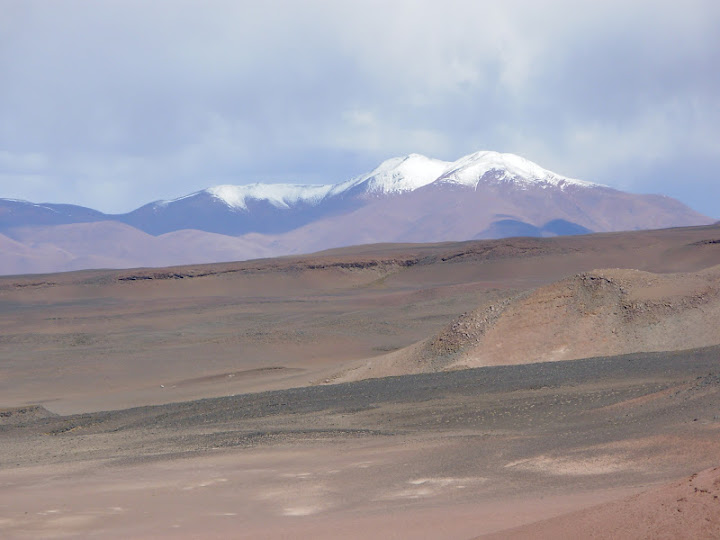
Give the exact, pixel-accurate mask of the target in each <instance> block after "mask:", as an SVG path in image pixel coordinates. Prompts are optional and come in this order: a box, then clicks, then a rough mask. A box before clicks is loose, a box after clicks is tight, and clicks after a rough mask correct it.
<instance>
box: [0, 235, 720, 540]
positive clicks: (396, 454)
mask: <svg viewBox="0 0 720 540" xmlns="http://www.w3.org/2000/svg"><path fill="white" fill-rule="evenodd" d="M718 239H720V230H719V229H718V228H717V227H704V228H692V229H677V230H669V231H653V232H647V233H628V234H617V235H597V236H592V237H579V238H565V239H549V240H523V239H520V240H507V241H497V242H477V243H465V244H440V245H435V246H371V247H367V248H353V249H348V250H337V251H334V252H329V253H326V254H321V255H317V256H312V257H306V258H298V259H278V260H272V261H259V262H253V263H238V264H228V265H212V266H203V267H193V268H188V267H185V268H177V269H169V270H138V271H121V272H118V271H114V272H103V271H98V272H80V273H75V274H62V275H52V276H31V277H18V278H3V279H0V407H3V408H2V409H0V442H1V443H2V444H0V536H2V537H9V538H38V537H40V538H62V537H90V536H94V537H100V538H163V537H166V538H178V537H181V538H339V537H344V538H367V537H375V538H474V537H478V536H482V535H487V534H493V533H494V534H498V535H499V536H498V537H502V538H505V537H513V536H516V537H518V538H537V537H540V538H543V537H544V538H563V537H566V538H577V537H582V536H587V537H592V536H593V535H594V536H595V537H598V538H607V537H613V538H636V537H652V538H655V537H662V535H663V534H666V535H670V536H668V537H677V536H678V534H680V535H681V537H682V536H683V535H685V536H686V537H688V538H716V537H718V536H720V501H719V500H718V498H717V497H718V496H719V495H720V473H718V469H716V467H717V466H718V465H720V463H719V461H720V460H719V459H718V456H720V347H717V346H707V347H700V348H695V349H690V350H687V349H686V350H682V351H659V352H637V353H635V354H630V355H616V356H604V357H598V358H590V359H579V360H567V361H554V362H540V363H531V364H523V363H518V360H517V358H516V357H513V358H512V359H511V360H512V361H509V362H508V363H513V364H518V365H506V366H503V365H499V366H485V367H479V368H476V369H465V370H451V371H446V369H448V368H451V369H452V368H453V363H452V362H451V360H454V359H457V358H462V359H463V361H466V360H467V358H470V356H468V355H471V354H473V352H472V351H474V350H476V349H477V348H478V347H479V348H480V349H482V343H483V341H482V340H483V339H489V338H487V337H486V336H491V337H492V339H493V343H497V342H504V343H507V342H510V341H512V342H513V343H515V342H518V343H519V342H522V343H520V344H519V345H517V346H515V347H514V348H513V351H514V354H516V355H517V354H519V353H518V351H522V350H524V351H532V350H533V347H532V344H531V343H529V342H527V339H528V338H527V336H526V334H525V333H523V332H516V333H514V334H512V335H509V334H507V335H505V334H503V335H504V337H503V335H501V334H499V333H498V332H499V331H496V330H497V328H502V326H501V325H500V324H497V325H495V326H492V328H491V329H492V330H493V331H496V333H495V334H490V333H488V332H486V331H485V329H484V327H483V328H482V332H480V334H479V335H478V336H473V335H472V333H467V332H465V331H464V330H462V332H460V334H461V335H463V336H464V335H465V334H466V333H467V335H468V336H470V337H472V340H471V341H468V342H467V343H465V342H463V341H462V340H460V341H457V339H456V338H457V335H458V330H457V329H458V328H461V329H462V328H464V326H463V325H462V324H460V323H463V321H466V320H467V315H466V316H465V318H463V317H462V316H461V315H462V314H463V313H466V314H467V313H477V312H478V311H477V310H480V312H483V313H484V311H482V310H484V309H488V310H490V308H492V309H493V310H494V309H495V306H503V308H502V309H507V310H508V311H507V313H509V314H510V315H512V317H513V318H512V319H509V320H510V321H511V322H512V321H524V320H535V319H532V317H530V319H527V315H526V313H527V310H528V309H530V310H531V311H532V309H535V308H534V307H533V306H536V304H537V302H536V301H535V300H533V298H536V297H537V296H533V295H534V294H535V293H534V291H535V290H536V289H537V288H538V287H541V288H542V287H545V286H546V285H548V284H551V283H553V282H556V281H558V280H561V279H565V278H569V277H571V276H573V275H574V274H577V273H579V272H587V271H590V270H592V269H594V268H612V267H619V268H633V269H639V270H643V271H645V272H651V273H656V274H657V275H659V274H663V275H670V273H673V272H685V273H693V272H701V274H699V275H700V276H702V278H698V280H699V281H698V280H696V281H692V280H688V279H684V278H678V277H675V278H673V277H668V278H662V280H661V281H662V283H663V284H664V286H665V287H666V288H667V287H669V289H668V290H667V291H664V292H663V293H662V294H663V295H664V296H662V298H660V300H658V299H657V298H656V296H657V295H655V296H653V295H650V296H647V295H646V297H647V298H650V300H652V302H651V303H652V306H655V305H658V306H660V305H661V306H664V307H662V309H660V308H658V309H659V311H657V313H655V312H652V313H651V314H650V315H651V317H650V316H649V315H648V312H647V310H645V307H647V306H649V305H651V303H649V301H646V302H645V303H643V304H642V306H643V307H642V310H641V311H642V316H643V317H645V318H647V323H646V324H647V325H652V324H656V325H657V324H662V328H663V334H668V332H669V333H672V332H673V331H675V330H676V329H681V330H682V332H683V339H682V340H679V341H677V343H681V344H682V343H688V340H690V342H691V343H692V342H694V341H692V340H693V339H697V340H698V341H697V342H699V343H702V344H706V343H708V342H709V343H712V342H713V339H714V338H713V336H712V335H708V332H711V330H708V328H712V325H707V326H702V332H701V333H697V332H696V335H690V334H692V328H691V326H692V325H690V324H688V321H695V320H701V319H702V317H701V316H699V315H698V313H699V312H702V313H706V314H710V316H714V313H715V311H714V310H715V307H714V306H715V304H713V303H712V302H714V296H713V295H715V292H714V290H715V289H713V287H714V285H713V283H714V282H712V283H711V282H710V281H707V279H710V278H707V279H706V276H714V275H715V274H714V273H713V272H714V271H711V272H710V274H707V273H702V272H705V270H706V269H709V268H711V267H713V266H716V265H718V264H720V249H719V248H718V246H720V240H718ZM593 275H595V274H593ZM603 275H605V274H603ZM613 275H616V274H613ZM621 277H622V280H624V281H622V282H621V283H620V285H619V286H618V287H620V288H619V289H618V290H619V291H620V292H621V293H622V294H625V293H626V292H627V291H630V292H631V293H632V294H633V295H634V296H632V297H631V299H632V301H633V302H635V303H634V304H633V305H634V306H636V307H637V306H638V305H640V304H637V298H639V296H638V295H640V293H639V292H635V291H641V292H642V291H643V290H644V289H638V287H637V285H636V284H634V282H633V283H630V282H628V281H627V280H628V279H631V278H632V276H630V277H628V276H627V275H626V274H622V276H621ZM642 279H644V280H645V282H644V283H650V282H651V281H652V280H653V279H658V280H660V279H661V278H654V277H647V275H646V274H642ZM712 279H714V278H712ZM690 282H692V283H696V282H697V283H700V284H701V285H702V286H703V287H705V283H706V282H707V283H710V285H708V287H706V288H703V289H702V290H700V292H698V290H699V289H697V287H696V286H695V285H693V287H690V288H689V289H688V290H689V291H690V292H689V293H687V294H686V293H683V290H684V289H683V286H684V287H685V288H688V287H689V286H686V285H687V283H690ZM569 283H574V282H569ZM668 284H669V285H668ZM676 284H685V285H682V286H681V285H676ZM557 289H558V290H559V291H560V294H561V295H567V294H568V292H567V291H568V290H571V291H572V290H574V289H573V288H572V287H570V288H568V287H566V286H564V285H563V286H560V287H558V288H557ZM540 290H541V291H545V292H542V295H544V296H541V297H540V298H541V299H546V298H547V295H548V294H549V293H548V292H547V291H551V292H552V291H553V290H554V289H552V287H551V288H542V289H540ZM603 290H604V289H603ZM613 291H614V292H615V293H617V290H615V289H613ZM600 292H602V291H600ZM583 294H584V293H583ZM593 294H595V293H593ZM642 294H645V293H642ZM682 294H685V297H687V298H693V299H694V300H692V301H689V300H688V301H687V302H686V301H684V300H683V298H684V297H682ZM668 295H669V297H672V302H671V303H672V305H673V306H676V305H677V306H680V307H677V308H676V307H672V309H670V308H668V309H669V311H668V309H666V307H667V306H666V304H667V302H666V301H665V300H664V298H665V297H666V296H668ZM699 296H702V298H701V300H697V298H698V297H699ZM552 298H554V297H552ZM552 298H551V300H550V301H545V300H543V302H544V303H543V306H542V309H543V310H545V311H544V312H543V313H544V314H543V320H545V319H550V318H552V317H551V316H550V315H548V313H547V309H548V308H547V305H548V304H549V303H550V304H551V303H552V302H553V301H554V300H552ZM563 298H566V297H565V296H563ZM622 298H625V297H622ZM595 299H596V298H595ZM576 304H577V302H574V301H573V302H569V301H566V300H563V302H561V303H559V304H558V305H560V306H561V307H563V309H566V310H567V309H570V308H568V307H567V306H575V305H576ZM580 305H581V306H582V309H583V314H582V316H583V317H596V318H598V321H597V322H598V324H596V325H595V326H596V327H598V328H606V327H607V328H608V332H610V331H612V330H615V331H616V332H618V331H622V330H623V328H618V327H616V324H615V323H617V322H618V321H617V320H614V321H613V325H608V324H604V319H603V320H600V319H602V318H603V317H605V316H606V315H605V314H606V312H607V313H609V315H608V316H610V315H612V314H613V310H612V309H606V308H607V306H606V304H604V303H601V304H598V305H601V307H602V309H599V308H598V309H595V308H593V309H589V308H588V306H590V307H592V306H594V305H595V304H591V303H588V302H586V301H583V302H581V303H580ZM618 305H622V304H618ZM488 306H489V307H488ZM506 306H509V307H506ZM528 306H529V307H528ZM573 309H576V308H575V307H573ZM633 309H635V308H633ZM635 310H636V311H637V309H635ZM673 310H675V311H673ZM703 310H705V311H703ZM503 313H505V311H503ZM668 313H669V314H670V315H668ZM676 313H677V314H680V315H682V317H686V315H687V314H689V315H688V316H687V317H686V318H684V319H682V320H683V322H682V324H679V325H676V326H673V324H671V321H673V320H675V319H674V317H675V314H676ZM566 315H567V314H566ZM660 315H662V317H664V318H660ZM680 315H678V320H680V319H679V317H680ZM458 317H460V318H458ZM648 317H650V318H648ZM688 317H689V318H688ZM483 320H484V321H485V322H484V323H483V324H486V323H488V320H489V319H487V320H486V319H483ZM498 320H500V321H501V322H502V318H498ZM618 320H619V319H618ZM638 320H639V319H637V318H633V319H632V321H633V324H638ZM643 320H645V319H643ZM489 321H490V322H489V323H488V324H490V323H492V324H495V322H494V321H495V319H492V320H489ZM669 321H670V322H669ZM620 322H621V323H622V320H620ZM463 324H464V323H463ZM513 324H514V323H513ZM533 324H534V323H533ZM643 324H645V323H643ZM507 327H508V328H510V327H511V325H510V323H507ZM579 328H585V330H583V331H584V332H590V331H591V330H587V328H590V329H592V328H593V325H587V324H585V325H584V326H583V325H580V327H579ZM579 331H580V330H578V332H579ZM632 331H633V332H637V330H636V329H634V328H633V329H632ZM558 335H560V333H559V332H558ZM621 335H622V339H623V341H622V343H632V342H633V340H632V339H631V338H632V335H635V334H632V333H630V332H629V331H623V332H621ZM643 336H652V334H651V333H650V334H648V333H645V334H643ZM448 337H452V338H453V339H454V340H455V341H452V340H451V342H450V346H449V347H448V346H447V338H448ZM466 337H467V336H466ZM441 338H442V339H441ZM562 338H563V339H567V336H566V335H562ZM578 338H579V339H582V340H584V343H590V344H591V345H592V343H595V342H594V341H592V340H588V337H587V336H581V335H578ZM665 338H667V339H668V341H667V343H671V344H672V343H675V342H674V341H672V340H671V339H670V338H668V337H667V336H666V335H664V336H663V339H665ZM716 338H717V340H716V341H715V343H718V342H720V337H717V336H716ZM443 339H445V340H446V341H443ZM468 339H469V338H468ZM523 340H525V342H523ZM547 341H548V340H547V339H545V341H544V342H543V346H544V347H550V348H552V347H553V346H554V345H553V343H548V342H547ZM438 342H442V343H444V344H445V345H444V346H443V347H445V348H442V347H441V348H437V343H438ZM612 343H616V342H614V341H612ZM584 346H585V347H589V346H590V345H584ZM593 346H595V345H593ZM613 350H615V349H613ZM647 350H652V349H647ZM418 351H421V352H422V354H418ZM433 351H434V353H433V354H435V356H433V355H432V354H430V353H432V352H433ZM616 352H618V353H621V352H623V351H622V350H620V351H616ZM429 354H430V356H428V355H429ZM526 354H528V355H532V352H530V353H526ZM398 356H402V357H403V358H404V360H403V362H401V363H399V364H398V363H394V364H392V365H393V366H394V367H393V369H398V366H401V367H402V369H406V372H407V373H412V372H417V371H436V372H434V373H419V374H415V375H400V376H396V377H385V378H369V379H367V380H360V381H355V382H349V383H345V384H327V383H328V382H333V381H339V380H342V379H343V377H346V376H347V374H348V373H350V374H358V373H362V374H363V376H364V377H373V376H377V375H384V374H385V373H384V372H383V369H381V368H383V366H385V367H387V365H390V363H388V362H386V361H384V360H382V359H383V358H386V357H387V358H390V359H391V360H392V361H393V362H394V361H395V360H396V358H397V357H398ZM473 358H476V357H473ZM438 359H440V360H442V361H440V360H438ZM540 360H542V358H541V357H537V358H535V357H533V358H530V357H528V360H527V361H528V362H538V361H540ZM412 362H417V363H418V364H417V365H412ZM493 362H494V363H497V358H495V359H494V360H493ZM373 368H375V369H376V370H377V374H373V373H372V370H373ZM103 411H105V412H103ZM696 473H700V475H699V476H692V475H694V474H696ZM600 503H603V504H604V505H603V506H597V505H598V504H600ZM613 505H614V506H613ZM610 522H613V523H616V525H617V526H616V527H615V528H614V529H613V528H611V527H610V526H609V525H608V524H609V523H610ZM653 524H656V525H657V524H662V525H660V526H659V527H660V528H659V529H658V528H657V527H656V529H652V527H653V526H656V525H653ZM643 527H644V528H643ZM673 527H674V528H673Z"/></svg>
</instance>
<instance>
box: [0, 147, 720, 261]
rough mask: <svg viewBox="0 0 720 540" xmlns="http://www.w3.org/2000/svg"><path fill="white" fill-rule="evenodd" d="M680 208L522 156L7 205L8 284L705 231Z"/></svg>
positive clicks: (393, 162) (0, 210) (0, 215)
mask: <svg viewBox="0 0 720 540" xmlns="http://www.w3.org/2000/svg"><path fill="white" fill-rule="evenodd" d="M712 221H713V220H712V219H710V218H708V217H706V216H703V215H701V214H698V213H697V212H695V211H693V210H692V209H690V208H688V207H687V206H685V205H683V204H682V203H680V202H679V201H677V200H675V199H671V198H669V197H665V196H661V195H637V194H630V193H625V192H622V191H618V190H616V189H612V188H609V187H607V186H602V185H599V184H593V183H590V182H585V181H582V180H575V179H571V178H566V177H563V176H560V175H558V174H555V173H553V172H550V171H548V170H546V169H543V168H542V167H540V166H539V165H536V164H535V163H532V162H530V161H528V160H526V159H524V158H522V157H519V156H516V155H513V154H500V153H497V152H489V151H483V152H476V153H474V154H471V155H469V156H466V157H463V158H461V159H459V160H457V161H454V162H447V161H440V160H436V159H431V158H428V157H425V156H421V155H418V154H411V155H408V156H405V157H398V158H392V159H389V160H387V161H385V162H383V163H381V164H380V165H379V166H378V167H377V168H376V169H374V170H373V171H371V172H369V173H367V174H365V175H361V176H359V177H356V178H353V179H351V180H348V181H346V182H342V183H339V184H334V185H293V184H251V185H246V186H231V185H224V186H216V187H212V188H209V189H205V190H203V191H199V192H196V193H192V194H190V195H187V196H184V197H180V198H179V199H175V200H170V201H156V202H153V203H149V204H146V205H144V206H142V207H140V208H138V209H136V210H133V211H132V212H129V213H127V214H104V213H102V212H99V211H97V210H93V209H90V208H85V207H82V206H74V205H68V204H50V203H43V204H35V203H30V202H27V201H18V200H11V199H0V253H2V260H0V273H1V274H10V273H39V272H55V271H64V270H76V269H82V268H97V267H106V268H107V267H110V268H122V267H134V266H167V265H175V264H191V263H201V262H220V261H228V260H240V259H248V258H256V257H265V256H275V255H283V254H291V253H301V252H310V251H317V250H321V249H326V248H331V247H339V246H347V245H353V244H364V243H376V242H435V241H444V240H465V239H477V238H502V237H508V236H556V235H567V234H586V233H590V232H605V231H619V230H637V229H656V228H664V227H674V226H687V225H703V224H708V223H711V222H712Z"/></svg>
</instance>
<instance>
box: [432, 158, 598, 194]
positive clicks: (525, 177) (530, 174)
mask: <svg viewBox="0 0 720 540" xmlns="http://www.w3.org/2000/svg"><path fill="white" fill-rule="evenodd" d="M490 172H495V173H496V174H497V176H496V178H497V179H498V180H506V181H512V182H513V183H515V184H516V185H519V186H520V187H529V186H530V185H539V186H541V187H545V188H547V187H559V188H560V189H565V188H566V187H567V186H570V185H573V186H582V187H599V184H593V183H592V182H586V181H584V180H577V179H574V178H567V177H565V176H560V175H559V174H555V173H554V172H551V171H548V170H547V169H543V168H542V167H540V165H538V164H536V163H533V162H532V161H530V160H527V159H525V158H523V157H520V156H517V155H515V154H501V153H500V152H491V151H481V152H475V153H474V154H470V155H469V156H465V157H463V158H460V159H458V160H457V161H456V162H455V163H453V164H452V166H451V167H450V169H449V170H448V171H447V172H446V173H445V174H443V175H442V176H441V177H440V178H438V180H437V181H438V182H439V183H448V184H459V185H464V186H468V187H472V188H473V189H475V188H477V186H478V184H479V183H480V181H481V180H482V179H483V177H484V176H485V175H486V174H488V173H490Z"/></svg>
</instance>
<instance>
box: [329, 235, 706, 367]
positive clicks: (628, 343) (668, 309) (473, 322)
mask: <svg viewBox="0 0 720 540" xmlns="http://www.w3.org/2000/svg"><path fill="white" fill-rule="evenodd" d="M706 245H710V244H701V245H698V246H696V247H700V248H701V247H704V246H706ZM717 251H720V250H717ZM718 321H720V266H713V267H711V268H708V269H705V270H701V271H699V272H685V273H671V274H658V273H651V272H644V271H640V270H628V269H608V270H594V271H589V272H582V273H579V274H576V275H574V276H572V277H569V278H566V279H563V280H561V281H559V282H556V283H553V284H550V285H547V286H544V287H541V288H539V289H537V290H535V291H528V290H525V291H521V292H519V293H517V294H514V295H510V296H505V297H502V298H500V299H489V298H487V297H486V298H485V299H484V301H483V303H482V304H481V305H480V306H479V307H478V308H477V309H475V310H473V311H470V312H467V313H465V314H463V315H461V316H460V317H458V318H457V319H456V320H455V321H453V322H452V323H451V324H449V325H448V326H446V327H445V328H444V329H443V330H442V331H440V332H439V333H438V334H437V335H436V336H434V337H432V338H430V339H428V340H425V341H422V342H420V343H416V344H413V345H411V346H410V347H407V348H405V349H402V350H400V351H394V352H392V353H389V354H387V355H385V356H382V357H379V358H374V359H372V360H370V361H368V362H365V363H362V364H358V365H356V366H354V368H353V369H351V370H349V371H347V372H344V373H342V374H339V375H338V376H337V378H333V379H332V380H334V381H350V380H358V379H362V378H367V377H379V376H387V375H402V374H406V373H421V372H432V371H439V370H447V369H462V368H471V367H481V366H489V365H507V364H526V363H533V362H548V361H557V360H572V359H579V358H590V357H596V356H613V355H619V354H628V353H634V352H652V351H673V350H684V349H691V348H697V347H705V346H710V345H715V344H718V343H720V331H718Z"/></svg>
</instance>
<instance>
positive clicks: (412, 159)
mask: <svg viewBox="0 0 720 540" xmlns="http://www.w3.org/2000/svg"><path fill="white" fill-rule="evenodd" d="M451 164H452V163H451V162H449V161H441V160H439V159H432V158H429V157H426V156H423V155H420V154H410V155H407V156H403V157H394V158H390V159H388V160H385V161H383V162H382V163H381V164H380V165H378V166H377V167H376V168H375V169H373V170H372V171H370V172H369V173H367V174H364V175H362V176H358V177H356V178H353V179H352V180H349V181H347V182H343V183H342V184H338V185H337V186H335V188H334V189H333V193H341V192H343V191H347V190H348V189H350V188H353V187H355V186H360V185H364V187H365V191H366V192H367V193H375V194H394V193H402V192H404V191H414V190H416V189H418V188H421V187H423V186H426V185H428V184H431V183H432V182H434V181H435V180H437V179H438V177H440V176H441V175H442V174H443V173H444V172H445V171H446V170H447V168H448V167H449V166H450V165H451Z"/></svg>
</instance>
